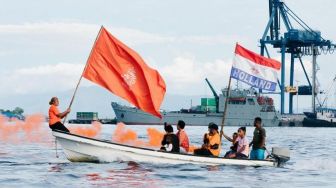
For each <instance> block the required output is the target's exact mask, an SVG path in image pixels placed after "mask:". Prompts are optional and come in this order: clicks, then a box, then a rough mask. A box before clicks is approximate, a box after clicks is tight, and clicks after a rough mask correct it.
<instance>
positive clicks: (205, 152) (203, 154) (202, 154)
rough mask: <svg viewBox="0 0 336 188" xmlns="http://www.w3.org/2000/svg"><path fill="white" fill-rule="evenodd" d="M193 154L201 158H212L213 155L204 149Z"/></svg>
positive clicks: (196, 150)
mask: <svg viewBox="0 0 336 188" xmlns="http://www.w3.org/2000/svg"><path fill="white" fill-rule="evenodd" d="M194 154H195V155H201V156H213V154H212V153H211V152H210V151H209V150H208V149H204V148H200V149H195V150H194Z"/></svg>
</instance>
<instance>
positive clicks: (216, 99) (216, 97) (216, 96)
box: [205, 78, 219, 113]
mask: <svg viewBox="0 0 336 188" xmlns="http://www.w3.org/2000/svg"><path fill="white" fill-rule="evenodd" d="M205 81H206V83H207V84H208V86H209V87H210V90H211V92H212V94H213V95H214V97H215V101H216V113H218V112H219V110H218V105H219V96H218V94H217V92H216V91H215V89H214V88H213V87H212V85H211V84H210V82H209V80H208V78H205Z"/></svg>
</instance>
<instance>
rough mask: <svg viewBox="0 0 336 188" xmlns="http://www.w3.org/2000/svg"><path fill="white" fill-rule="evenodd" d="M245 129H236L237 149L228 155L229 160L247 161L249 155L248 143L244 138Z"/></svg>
mask: <svg viewBox="0 0 336 188" xmlns="http://www.w3.org/2000/svg"><path fill="white" fill-rule="evenodd" d="M245 134H246V127H240V128H239V129H238V147H237V152H235V153H232V154H229V158H236V159H247V158H248V155H249V142H248V140H247V138H246V136H245Z"/></svg>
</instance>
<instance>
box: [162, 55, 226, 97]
mask: <svg viewBox="0 0 336 188" xmlns="http://www.w3.org/2000/svg"><path fill="white" fill-rule="evenodd" d="M231 62H232V60H230V59H228V60H222V59H216V60H214V61H212V62H200V61H197V60H196V58H195V57H192V56H180V57H176V58H174V60H173V63H172V64H170V65H166V66H163V67H162V68H161V69H160V72H161V74H162V75H163V77H164V79H165V80H166V83H167V90H168V92H170V93H174V94H193V95H195V94H201V93H200V90H202V89H201V88H202V87H200V86H202V85H203V86H204V84H205V81H204V79H205V78H209V80H210V81H211V83H212V84H213V85H214V86H217V87H220V88H222V87H225V86H226V85H227V83H228V79H229V72H230V68H231V64H232V63H231ZM206 87H207V86H206ZM220 88H216V89H217V91H219V89H220Z"/></svg>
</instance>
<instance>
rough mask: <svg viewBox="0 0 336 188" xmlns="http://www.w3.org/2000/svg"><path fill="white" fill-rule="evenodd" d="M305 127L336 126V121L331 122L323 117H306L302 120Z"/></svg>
mask: <svg viewBox="0 0 336 188" xmlns="http://www.w3.org/2000/svg"><path fill="white" fill-rule="evenodd" d="M302 126H303V127H334V128H335V127H336V122H330V121H327V120H323V119H314V118H308V117H307V118H304V119H303V121H302Z"/></svg>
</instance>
